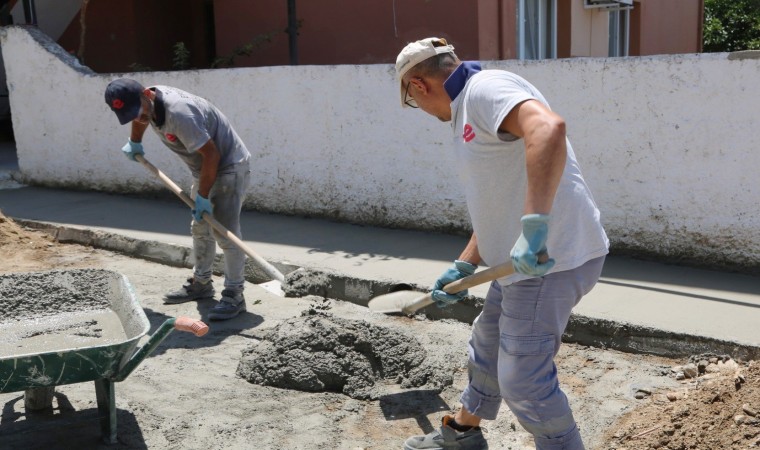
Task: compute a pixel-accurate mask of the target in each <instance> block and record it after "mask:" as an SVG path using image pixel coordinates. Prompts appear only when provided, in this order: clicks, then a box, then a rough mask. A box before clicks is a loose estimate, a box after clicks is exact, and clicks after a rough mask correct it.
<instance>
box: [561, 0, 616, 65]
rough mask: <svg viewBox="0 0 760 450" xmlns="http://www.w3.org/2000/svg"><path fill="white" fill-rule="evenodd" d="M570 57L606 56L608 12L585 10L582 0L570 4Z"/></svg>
mask: <svg viewBox="0 0 760 450" xmlns="http://www.w3.org/2000/svg"><path fill="white" fill-rule="evenodd" d="M570 13H571V14H572V28H571V30H572V31H571V39H572V43H571V45H570V56H571V57H582V56H601V57H603V56H607V53H608V46H609V45H608V41H609V12H608V11H607V10H606V9H603V8H595V9H585V8H584V7H583V0H577V1H573V2H572V9H571V12H570Z"/></svg>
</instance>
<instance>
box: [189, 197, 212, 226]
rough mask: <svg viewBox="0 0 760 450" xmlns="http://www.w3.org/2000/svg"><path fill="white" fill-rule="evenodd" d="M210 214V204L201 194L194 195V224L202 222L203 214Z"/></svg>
mask: <svg viewBox="0 0 760 450" xmlns="http://www.w3.org/2000/svg"><path fill="white" fill-rule="evenodd" d="M204 212H207V213H209V214H211V213H212V208H211V202H210V201H209V200H208V199H207V198H206V197H204V196H202V195H201V194H196V195H195V209H193V218H195V221H196V222H200V221H201V220H203V213H204Z"/></svg>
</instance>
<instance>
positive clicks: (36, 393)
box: [24, 386, 55, 411]
mask: <svg viewBox="0 0 760 450" xmlns="http://www.w3.org/2000/svg"><path fill="white" fill-rule="evenodd" d="M54 394H55V386H45V387H36V388H29V389H27V390H25V391H24V409H26V410H27V411H42V410H43V409H52V408H53V395H54Z"/></svg>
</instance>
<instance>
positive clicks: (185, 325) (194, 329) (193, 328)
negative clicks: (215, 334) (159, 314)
mask: <svg viewBox="0 0 760 450" xmlns="http://www.w3.org/2000/svg"><path fill="white" fill-rule="evenodd" d="M174 329H175V330H179V331H188V332H190V333H193V334H194V335H196V336H198V337H201V336H203V335H204V334H206V333H208V325H206V324H205V323H203V321H202V320H197V319H191V318H190V317H177V320H176V321H175V322H174Z"/></svg>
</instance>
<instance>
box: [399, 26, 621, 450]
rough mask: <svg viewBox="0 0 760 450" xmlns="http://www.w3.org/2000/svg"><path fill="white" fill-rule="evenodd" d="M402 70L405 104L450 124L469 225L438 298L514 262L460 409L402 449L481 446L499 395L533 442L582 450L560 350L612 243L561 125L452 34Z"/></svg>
mask: <svg viewBox="0 0 760 450" xmlns="http://www.w3.org/2000/svg"><path fill="white" fill-rule="evenodd" d="M396 72H397V75H398V81H399V89H400V95H401V105H402V107H413V108H420V109H422V110H423V111H425V112H426V113H428V114H430V115H433V116H435V117H437V118H438V119H440V120H441V121H444V122H450V124H451V130H452V133H453V137H454V153H455V157H456V162H457V164H456V167H457V172H458V174H459V175H460V178H461V186H462V188H463V189H464V193H465V198H466V201H467V208H468V211H469V214H470V220H471V223H472V229H473V234H472V237H471V239H470V241H469V243H468V245H467V246H466V247H465V249H464V250H463V251H462V253H461V254H460V255H459V257H458V258H457V259H456V260H455V261H454V263H453V264H452V266H451V267H450V268H449V269H448V270H446V271H445V272H444V273H443V274H442V275H441V277H440V278H439V279H438V280H436V282H435V284H434V287H433V298H434V300H435V301H436V304H437V305H438V306H439V307H445V306H447V305H449V304H451V303H454V302H457V301H460V300H461V299H463V298H464V297H465V296H466V291H465V292H460V293H458V294H447V293H446V292H444V291H443V290H441V288H442V287H443V286H445V285H446V284H448V283H450V282H452V281H455V280H457V279H460V278H463V277H465V276H467V275H470V274H472V273H474V272H475V270H476V269H477V266H478V265H479V264H481V263H485V264H486V265H489V266H494V265H497V264H501V263H504V262H507V261H512V264H513V265H514V268H515V273H514V274H513V275H510V276H507V277H504V278H501V279H498V280H496V281H494V282H493V283H492V285H491V287H490V289H489V291H488V293H487V295H486V298H485V302H484V305H483V310H482V312H481V313H480V315H479V316H478V318H477V319H476V320H475V322H474V323H473V326H472V336H471V339H470V342H469V346H468V347H469V362H468V366H469V367H468V369H469V384H468V385H467V387H466V388H465V390H464V392H463V393H462V396H461V398H460V401H461V403H462V407H461V408H460V409H459V410H458V411H457V412H456V414H455V415H454V416H445V417H444V418H443V420H442V425H441V427H440V429H438V430H435V431H433V432H432V433H430V434H428V435H426V436H414V437H411V438H409V439H407V440H406V442H405V443H404V448H405V449H407V450H411V449H443V448H445V449H468V450H469V449H486V448H488V444H487V442H486V439H485V437H484V436H483V431H482V429H481V428H480V423H481V420H484V419H485V420H493V419H495V418H496V415H497V413H498V411H499V407H500V405H501V402H502V400H503V401H505V402H506V404H507V406H509V408H510V410H511V411H512V412H513V413H514V415H515V417H516V418H517V420H518V421H519V422H520V424H521V425H522V426H523V428H525V430H527V431H528V432H529V433H531V434H532V435H533V437H534V441H535V445H536V449H537V450H549V449H551V450H559V449H564V450H578V449H583V448H584V446H583V441H582V439H581V435H580V433H579V431H578V426H577V425H576V422H575V419H574V418H573V414H572V412H571V409H570V405H569V404H568V400H567V397H566V396H565V394H564V393H563V392H562V390H561V389H560V387H559V383H558V379H557V367H556V366H555V364H554V357H555V356H556V355H557V352H558V351H559V347H560V344H561V339H562V334H563V332H564V330H565V327H566V326H567V323H568V320H569V318H570V313H571V310H572V309H573V307H574V306H575V305H576V304H578V302H579V301H580V300H581V298H582V297H583V296H584V295H585V294H587V293H588V292H589V291H590V290H591V289H592V288H593V287H594V285H595V284H596V282H597V280H598V279H599V276H600V274H601V271H602V266H603V264H604V259H605V255H606V254H607V253H608V248H609V241H608V239H607V236H606V234H605V232H604V229H603V227H602V224H601V221H600V213H599V210H598V208H597V206H596V204H595V202H594V199H593V197H592V195H591V192H590V190H589V188H588V186H587V184H586V182H585V181H584V179H583V176H582V175H581V170H580V167H579V165H578V162H577V160H576V158H575V154H574V152H573V148H572V146H571V145H570V141H569V140H568V139H567V136H566V135H565V122H564V120H563V119H562V117H560V116H559V115H558V114H556V113H555V112H553V111H552V110H551V109H550V107H549V104H548V102H547V101H546V99H545V98H544V97H543V95H541V93H540V92H539V91H538V89H536V88H535V87H534V86H533V85H532V84H530V83H529V82H528V81H526V80H525V79H523V78H521V77H520V76H518V75H516V74H514V73H510V72H507V71H505V70H482V69H481V66H480V64H479V63H476V62H462V61H460V60H459V59H458V58H457V56H456V54H455V53H454V47H453V46H451V45H449V44H448V43H447V42H446V40H445V39H441V38H435V37H433V38H427V39H423V40H420V41H417V42H413V43H410V44H409V45H407V46H406V47H405V48H404V49H403V50H402V51H401V53H400V54H399V55H398V58H397V60H396ZM452 178H454V177H453V176H452ZM455 188H456V187H455V186H451V189H455Z"/></svg>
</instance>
